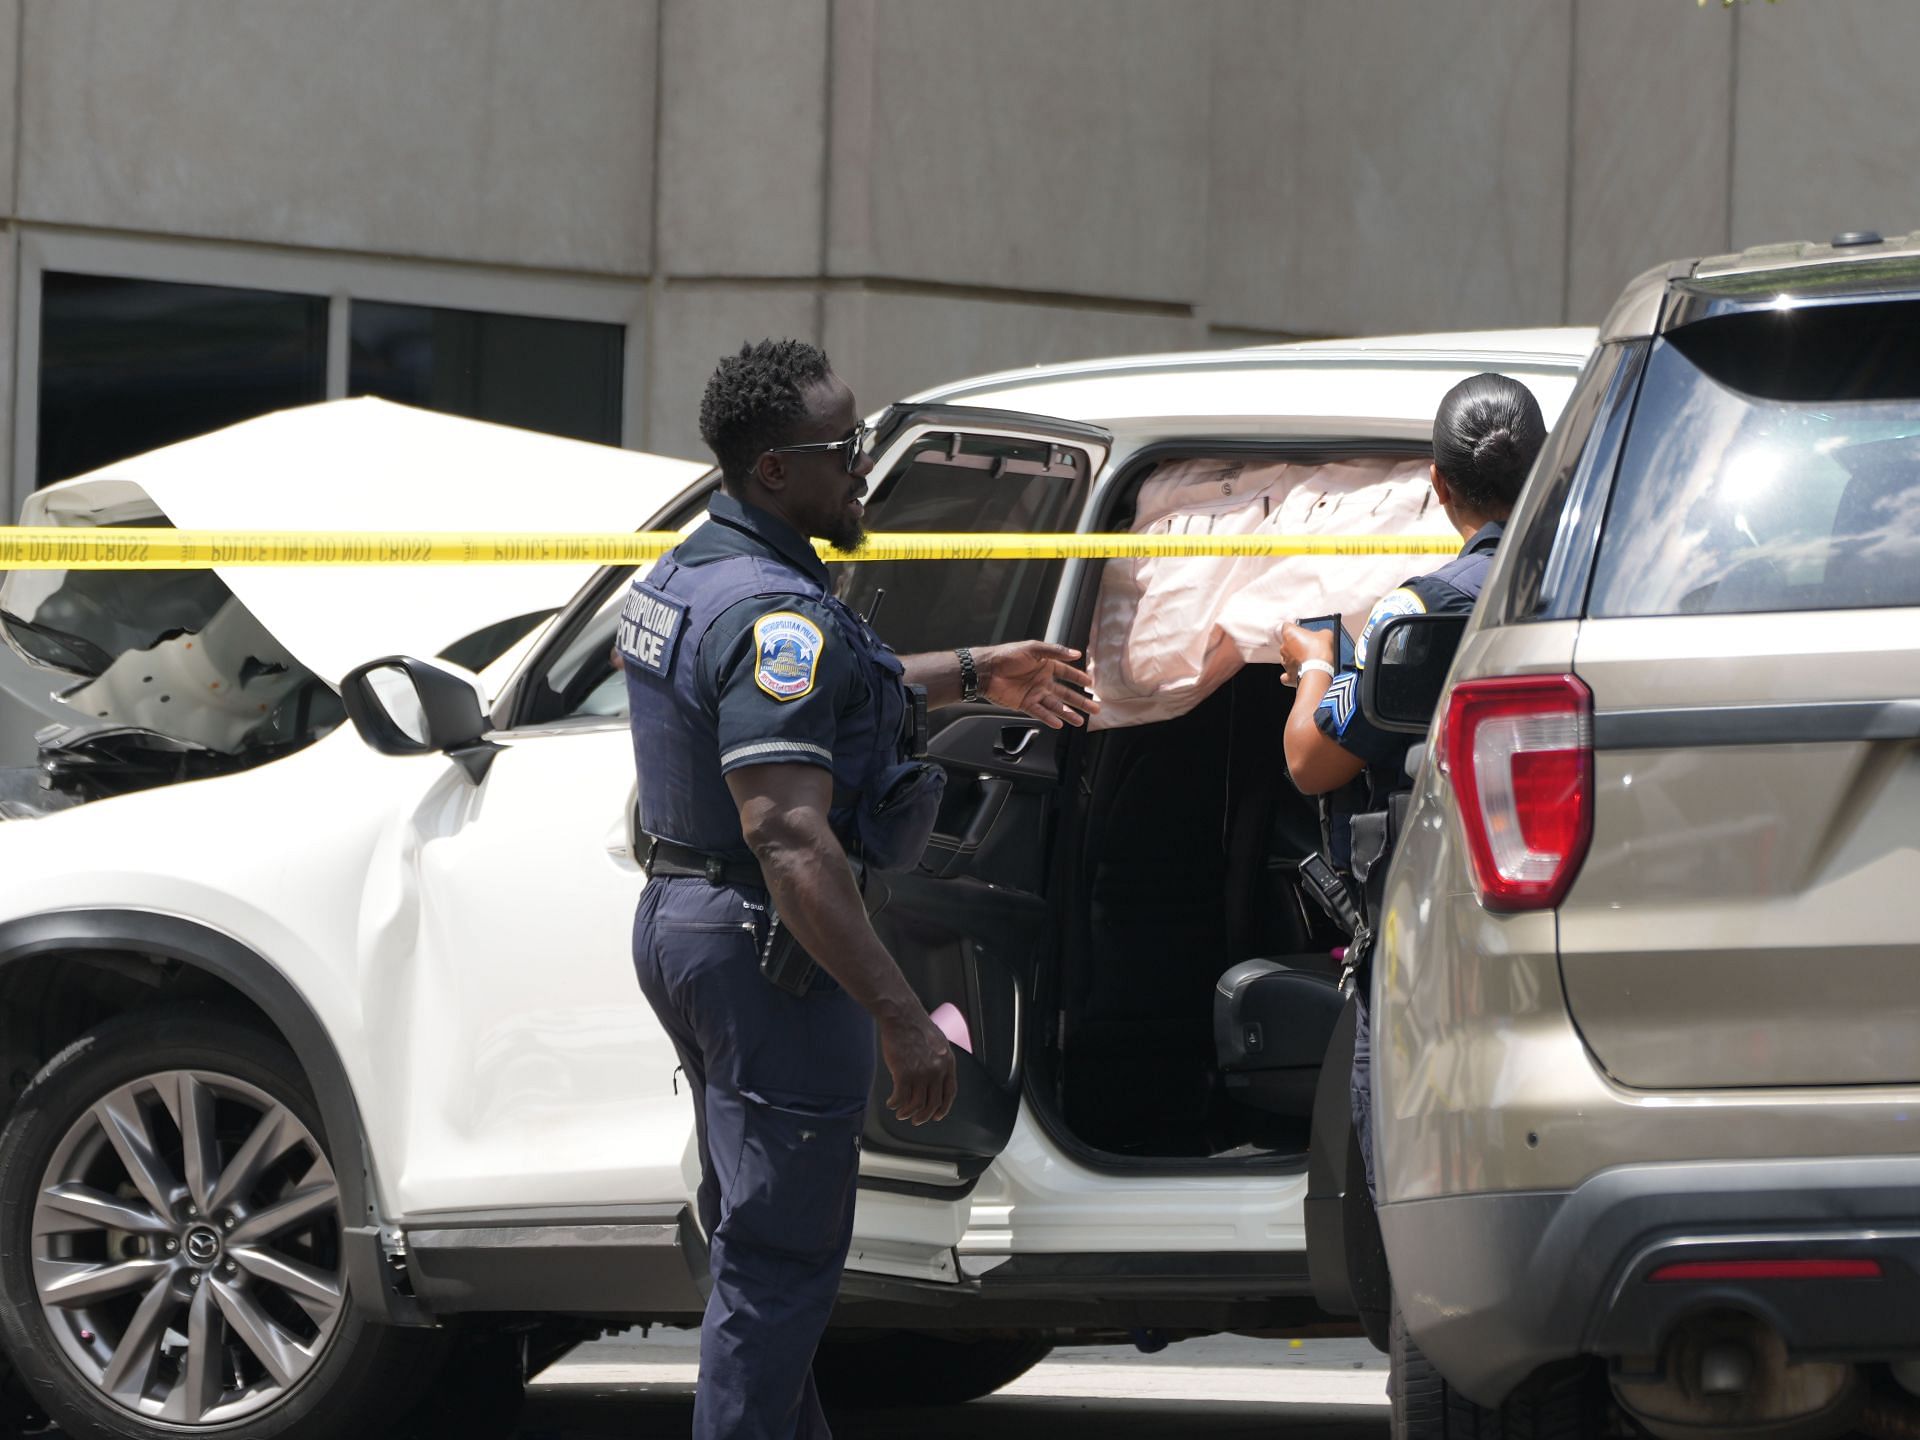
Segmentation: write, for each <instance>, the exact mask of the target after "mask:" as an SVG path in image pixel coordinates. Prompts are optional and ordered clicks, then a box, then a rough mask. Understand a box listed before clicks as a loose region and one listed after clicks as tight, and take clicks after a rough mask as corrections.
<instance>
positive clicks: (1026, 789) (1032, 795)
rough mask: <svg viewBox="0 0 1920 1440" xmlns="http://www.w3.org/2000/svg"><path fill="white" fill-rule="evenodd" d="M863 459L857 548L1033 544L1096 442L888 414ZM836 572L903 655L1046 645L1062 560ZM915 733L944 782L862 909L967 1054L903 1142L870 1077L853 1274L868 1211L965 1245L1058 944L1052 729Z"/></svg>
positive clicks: (1083, 488) (879, 1079)
mask: <svg viewBox="0 0 1920 1440" xmlns="http://www.w3.org/2000/svg"><path fill="white" fill-rule="evenodd" d="M877 446H878V451H877V453H878V456H879V459H878V463H877V464H876V466H875V469H874V473H873V480H872V483H871V487H870V490H869V496H868V501H867V518H868V526H869V529H870V530H872V531H873V532H875V533H885V532H887V531H915V532H941V533H952V534H982V533H988V534H990V533H1023V532H1041V533H1045V532H1054V531H1072V530H1077V529H1078V528H1079V526H1080V521H1081V516H1082V514H1083V513H1084V511H1085V507H1086V501H1087V496H1088V493H1089V491H1090V489H1091V485H1092V480H1093V477H1094V476H1095V475H1096V474H1097V473H1098V472H1099V470H1100V467H1101V466H1102V464H1104V463H1105V460H1106V456H1107V452H1108V450H1109V449H1110V448H1111V436H1109V435H1108V434H1107V432H1105V431H1103V430H1099V429H1096V428H1094V427H1092V426H1088V425H1080V424H1075V423H1073V422H1071V421H1064V420H1054V419H1048V418H1045V417H1041V416H1035V415H1018V414H1010V413H1006V412H1000V411H992V410H977V409H970V408H966V407H960V406H923V407H914V408H896V409H894V410H892V411H889V412H887V414H886V415H885V416H883V417H882V419H881V421H880V424H879V426H878V436H877ZM836 568H837V571H838V573H837V575H836V577H835V584H836V589H837V591H838V593H839V594H840V596H841V598H842V599H844V600H845V601H846V602H847V603H848V604H849V605H851V606H852V607H853V608H854V609H855V610H856V611H858V612H860V613H861V614H864V615H869V616H870V617H872V620H873V624H874V627H875V629H877V630H878V631H879V632H880V634H881V636H882V637H883V638H885V639H886V640H887V642H888V643H889V644H890V645H892V646H893V647H894V648H895V649H896V650H897V651H899V652H900V653H901V654H902V655H909V654H916V653H923V652H928V651H944V650H950V649H952V648H954V647H956V646H959V645H971V646H975V647H979V646H984V645H992V644H998V643H1002V642H1006V641H1011V640H1023V639H1041V638H1046V635H1047V630H1048V626H1049V621H1050V617H1051V615H1052V612H1053V607H1054V598H1055V592H1056V590H1057V589H1058V585H1059V581H1060V576H1061V573H1062V570H1063V562H1060V561H1048V560H985V561H975V560H914V561H885V560H881V561H857V562H850V563H847V564H844V565H841V566H838V567H836ZM930 720H931V726H930V729H931V744H930V758H931V759H932V760H934V761H935V762H937V763H938V764H940V765H942V766H944V767H945V769H946V771H947V790H946V795H945V798H944V800H943V801H942V804H941V809H940V816H939V820H938V822H937V824H936V827H935V833H934V836H933V840H932V843H931V844H930V845H929V846H928V848H927V852H926V855H925V857H924V858H923V859H922V860H921V862H920V864H919V866H918V867H917V868H916V869H915V870H913V871H911V872H907V873H903V874H892V875H875V876H872V877H870V879H869V880H868V897H867V898H868V908H869V910H870V912H871V913H872V916H873V923H874V928H875V929H876V930H877V931H878V933H879V935H880V938H881V940H882V941H883V942H884V943H885V944H886V946H887V949H888V951H889V952H890V953H891V954H892V955H893V957H894V959H895V960H896V961H898V962H899V965H900V968H901V969H902V971H904V972H905V974H906V977H907V980H908V982H909V983H910V984H911V985H912V986H913V988H914V990H915V992H916V993H917V994H918V995H919V997H920V999H921V1001H922V1002H923V1003H924V1004H925V1005H926V1006H927V1008H928V1010H929V1011H931V1010H933V1009H935V1008H937V1007H939V1006H941V1005H952V1006H953V1007H954V1008H955V1009H956V1010H957V1011H958V1012H959V1014H960V1017H961V1019H962V1020H963V1021H964V1023H965V1027H966V1034H967V1036H968V1043H969V1045H970V1047H971V1048H970V1050H962V1049H960V1047H956V1062H957V1066H958V1075H959V1091H958V1098H957V1099H956V1100H955V1101H954V1105H953V1109H952V1111H951V1112H950V1113H949V1114H948V1115H947V1117H946V1118H945V1119H943V1120H940V1121H938V1122H936V1123H933V1124H929V1125H925V1126H920V1127H915V1126H913V1125H910V1124H907V1123H906V1122H904V1121H901V1120H900V1119H898V1118H897V1117H896V1116H895V1115H893V1113H892V1112H890V1111H889V1110H887V1109H886V1107H885V1105H884V1103H883V1102H884V1101H885V1099H886V1097H887V1095H888V1094H889V1093H890V1092H891V1089H892V1080H891V1077H890V1076H889V1075H888V1074H887V1071H886V1067H885V1064H884V1062H882V1063H881V1064H879V1065H878V1066H877V1068H876V1073H875V1077H874V1089H873V1094H872V1098H871V1100H870V1101H869V1104H868V1109H867V1125H866V1140H865V1148H864V1158H863V1160H862V1163H861V1184H862V1188H863V1190H864V1191H867V1192H877V1193H874V1194H869V1195H863V1200H862V1207H861V1213H860V1218H859V1220H858V1221H857V1222H856V1231H855V1243H854V1255H853V1257H852V1259H851V1261H850V1262H849V1263H850V1268H853V1269H855V1270H858V1269H860V1268H862V1266H863V1263H866V1262H867V1261H870V1260H871V1258H872V1257H873V1256H875V1255H876V1254H879V1253H881V1252H882V1251H883V1250H884V1248H885V1247H876V1245H875V1244H874V1243H872V1242H874V1241H875V1240H876V1239H877V1238H878V1237H877V1236H876V1234H875V1233H874V1232H876V1231H877V1230H880V1229H884V1228H886V1227H887V1226H888V1225H889V1224H892V1225H898V1224H899V1222H900V1220H901V1218H902V1215H901V1210H902V1207H901V1206H899V1205H893V1206H891V1207H889V1206H888V1205H885V1204H881V1203H878V1202H879V1197H880V1196H891V1197H898V1198H901V1199H910V1200H912V1201H915V1202H918V1207H919V1208H924V1207H926V1206H928V1205H932V1206H935V1207H937V1208H938V1210H939V1211H940V1212H942V1214H941V1216H940V1217H939V1223H937V1224H935V1225H933V1226H931V1227H929V1228H928V1229H927V1231H926V1232H925V1233H926V1234H927V1235H929V1236H930V1237H931V1236H935V1235H945V1236H948V1237H950V1238H948V1239H946V1240H945V1241H944V1242H943V1243H945V1244H946V1245H947V1247H948V1248H949V1249H950V1247H951V1242H952V1239H957V1237H958V1234H959V1231H960V1230H961V1229H964V1225H965V1218H966V1217H965V1208H966V1207H965V1206H964V1204H961V1203H959V1202H962V1201H963V1200H964V1198H965V1196H966V1195H967V1194H968V1193H969V1192H970V1191H971V1189H972V1183H973V1181H974V1180H975V1179H977V1178H978V1177H979V1175H980V1173H981V1172H982V1171H983V1170H985V1169H986V1167H987V1165H988V1164H989V1163H990V1162H991V1161H992V1159H993V1157H994V1156H996V1155H998V1154H999V1153H1000V1151H1001V1150H1002V1149H1003V1148H1004V1147H1005V1145H1006V1143H1007V1140H1008V1137H1009V1136H1010V1135H1011V1134H1012V1131H1013V1125H1014V1119H1015V1117H1016V1115H1017V1114H1018V1112H1019V1108H1020V1087H1021V1080H1022V1043H1023V1030H1024V1028H1025V1026H1026V1024H1027V1005H1028V1003H1029V1001H1030V1000H1031V997H1032V995H1033V984H1034V977H1035V974H1036V972H1037V969H1038V967H1039V966H1040V965H1041V964H1042V962H1043V961H1044V960H1045V958H1046V956H1047V954H1048V952H1049V949H1050V947H1051V945H1052V943H1053V937H1054V934H1055V931H1056V928H1057V927H1056V925H1055V922H1054V917H1053V915H1052V913H1051V911H1050V908H1049V906H1048V903H1047V899H1046V897H1045V894H1044V889H1045V876H1046V874H1047V852H1048V846H1049V842H1050V839H1051V831H1052V827H1053V823H1054V816H1055V812H1056V808H1057V807H1056V802H1057V798H1058V790H1059V785H1060V770H1061V748H1060V741H1061V738H1062V735H1063V732H1061V731H1056V730H1051V729H1049V728H1047V727H1046V726H1045V725H1044V724H1042V723H1041V722H1040V721H1038V720H1034V719H1032V718H1031V717H1029V716H1027V715H1024V714H1021V713H1018V712H1013V711H1005V710H998V709H995V708H992V707H990V706H986V705H979V704H976V705H964V706H963V705H955V706H950V707H947V708H946V709H943V710H939V711H935V712H934V713H933V715H932V716H931V717H930ZM907 1208H908V1209H912V1208H916V1207H913V1206H909V1207H907ZM956 1217H957V1218H956ZM923 1218H924V1216H923ZM909 1228H911V1227H909ZM863 1257H864V1258H863ZM869 1268H887V1267H885V1266H884V1265H878V1266H873V1265H870V1266H869ZM921 1273H928V1272H925V1271H922V1272H921Z"/></svg>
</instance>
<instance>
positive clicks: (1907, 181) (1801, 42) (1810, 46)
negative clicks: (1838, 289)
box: [1733, 0, 1920, 248]
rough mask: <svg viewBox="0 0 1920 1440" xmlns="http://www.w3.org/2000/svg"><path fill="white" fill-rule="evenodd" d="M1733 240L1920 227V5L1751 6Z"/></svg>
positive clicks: (1742, 31) (1742, 71)
mask: <svg viewBox="0 0 1920 1440" xmlns="http://www.w3.org/2000/svg"><path fill="white" fill-rule="evenodd" d="M1739 21H1740V23H1739V46H1740V63H1739V70H1738V72H1737V79H1736V82H1735V83H1736V85H1737V87H1738V89H1737V94H1736V95H1735V105H1734V125H1735V129H1734V137H1733V156H1734V159H1733V244H1734V245H1735V246H1736V247H1742V248H1744V247H1745V246H1748V245H1764V244H1771V243H1773V242H1776V241H1782V240H1826V239H1829V238H1830V237H1831V236H1833V235H1834V234H1835V233H1836V232H1838V231H1841V230H1866V229H1874V230H1880V231H1882V232H1883V233H1886V234H1899V233H1902V232H1905V231H1909V230H1917V229H1920V200H1917V199H1916V197H1915V193H1914V177H1915V174H1916V172H1920V139H1916V137H1917V136H1920V83H1916V79H1915V75H1916V66H1917V63H1920V5H1916V4H1914V3H1913V0H1847V3H1845V4H1814V5H1809V4H1782V5H1753V6H1747V7H1743V8H1742V10H1741V12H1740V17H1739Z"/></svg>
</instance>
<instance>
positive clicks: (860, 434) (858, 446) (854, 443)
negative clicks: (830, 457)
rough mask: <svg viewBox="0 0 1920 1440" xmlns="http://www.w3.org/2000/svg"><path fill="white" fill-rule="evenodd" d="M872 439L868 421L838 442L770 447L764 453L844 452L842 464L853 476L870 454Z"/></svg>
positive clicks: (824, 441)
mask: <svg viewBox="0 0 1920 1440" xmlns="http://www.w3.org/2000/svg"><path fill="white" fill-rule="evenodd" d="M872 439H873V431H872V429H871V428H870V427H869V426H868V425H867V422H866V421H864V420H862V421H861V422H860V423H859V424H858V425H856V426H854V427H853V430H852V432H851V433H850V434H847V435H843V436H841V437H840V438H839V439H838V440H821V441H817V442H816V443H814V444H811V445H769V446H768V447H767V448H766V449H765V450H764V451H763V452H762V453H763V454H766V455H794V454H799V453H801V452H803V451H808V450H843V451H845V452H846V454H845V455H844V457H843V458H842V463H843V464H845V465H846V467H847V473H848V474H849V475H851V474H853V473H854V471H856V470H857V469H859V467H860V461H861V458H862V457H863V456H865V455H866V454H867V453H868V452H867V444H868V442H869V441H871V440H872Z"/></svg>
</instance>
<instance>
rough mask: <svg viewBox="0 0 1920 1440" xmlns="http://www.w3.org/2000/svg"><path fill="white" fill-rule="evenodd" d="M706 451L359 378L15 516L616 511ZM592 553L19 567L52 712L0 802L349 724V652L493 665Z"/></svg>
mask: <svg viewBox="0 0 1920 1440" xmlns="http://www.w3.org/2000/svg"><path fill="white" fill-rule="evenodd" d="M707 468H708V467H706V466H703V465H700V464H697V463H694V462H692V461H686V460H672V459H667V458H665V457H663V456H658V455H643V454H638V453H635V452H632V451H627V450H616V449H612V448H610V447H607V446H602V445H589V444H585V443H582V442H580V441H574V440H562V439H558V438H555V437H552V436H547V435H538V434H534V433H532V432H530V431H524V430H515V429H510V428H507V427H505V426H500V425H488V424H483V423H481V422H479V421H475V420H463V419H459V418H457V417H453V416H448V415H440V414H435V413H432V412H430V411H425V410H415V409H411V408H409V407H406V406H401V405H392V404H388V403H386V402H384V401H380V400H345V401H337V402H334V403H331V404H326V405H314V406H308V407H304V408H302V409H298V410H288V411H283V412H281V413H279V414H275V415H267V416H263V417H261V418H259V419H256V420H249V421H246V422H244V423H242V424H239V425H235V426H232V427H230V428H228V429H226V430H220V431H216V432H215V433H213V434H210V435H204V436H201V437H199V438H198V439H194V440H188V441H184V442H182V443H181V444H178V445H172V446H169V447H167V448H166V449H163V450H156V451H154V452H152V453H151V454H147V455H141V456H137V457H135V458H133V459H130V460H124V461H121V462H119V463H117V464H114V465H110V466H107V467H106V468H104V469H102V470H99V471H96V472H94V473H93V474H91V475H85V476H81V477H79V478H78V479H73V480H67V481H63V482H61V483H59V484H57V485H51V486H48V487H47V488H46V489H44V490H41V491H39V492H38V493H36V494H35V495H33V496H32V497H30V498H29V499H28V501H27V502H26V505H25V506H24V507H23V509H22V514H21V523H23V524H26V525H54V526H64V527H89V526H154V527H166V526H172V527H175V528H179V529H191V530H202V529H204V530H226V531H272V530H304V531H341V530H361V531H365V530H378V531H414V532H417V531H436V530H437V531H495V532H527V531H589V532H592V531H601V532H610V533H617V532H621V531H633V530H636V529H639V528H640V527H642V526H644V525H646V524H647V523H648V522H649V521H650V520H651V519H652V518H653V517H654V516H655V515H657V514H659V513H660V512H661V511H662V510H663V509H666V508H667V507H668V506H669V505H671V504H672V502H673V501H674V499H675V498H676V497H677V496H679V495H680V494H682V493H683V492H684V491H685V490H686V489H687V488H688V486H689V485H691V484H692V483H693V482H694V481H695V480H697V479H698V478H699V477H700V476H701V475H702V474H703V473H704V472H705V471H706V470H707ZM593 568H594V567H593V566H591V565H588V564H580V565H523V566H505V565H494V566H486V565H472V566H463V565H434V566H407V567H383V566H354V567H317V566H316V567H304V568H276V569H267V568H248V567H220V568H218V569H216V570H213V571H206V570H199V571H189V570H182V571H163V570H149V571H28V570H22V571H14V572H11V573H9V574H7V575H6V576H5V579H4V583H0V634H4V636H5V638H6V640H7V642H8V644H9V645H10V646H11V647H12V649H13V650H14V651H16V652H17V653H18V654H20V655H21V656H22V657H24V658H25V659H26V660H27V661H28V662H29V665H30V667H31V671H30V673H31V674H32V676H33V677H34V678H33V680H32V681H31V682H30V683H32V684H33V685H34V687H35V689H36V690H38V691H39V695H38V696H33V697H29V703H30V704H32V705H33V706H34V708H35V709H37V710H40V711H41V712H42V713H51V714H54V715H57V716H58V719H57V720H56V721H55V723H54V724H52V725H50V726H48V727H47V728H45V729H43V730H42V731H41V732H40V733H39V737H38V739H39V746H40V761H39V770H40V772H41V773H40V775H39V777H38V778H37V779H31V777H30V776H23V775H22V774H21V773H19V772H0V818H4V817H6V816H8V815H12V814H17V813H20V812H21V811H22V810H23V809H25V810H28V811H31V810H34V809H36V808H38V807H40V806H41V805H42V802H43V801H45V802H46V803H51V800H50V799H49V797H52V796H58V795H66V796H69V797H78V798H95V797H99V796H102V795H106V794H113V793H120V792H122V791H124V790H127V789H132V788H144V787H145V786H148V785H152V784H164V783H169V782H170V781H174V780H183V779H193V778H199V777H202V776H205V775H211V774H218V773H224V772H225V771H228V770H231V769H233V768H235V767H236V766H245V765H250V764H257V763H260V762H262V761H265V760H268V759H272V758H275V757H276V756H278V755H282V754H286V753H288V752H290V751H291V750H293V749H297V748H300V747H301V746H302V745H304V744H306V743H308V742H309V741H311V740H313V739H315V738H317V737H318V736H319V735H321V734H323V733H325V732H326V731H327V730H329V729H331V728H332V727H333V726H334V725H335V724H337V723H339V720H340V718H341V711H340V706H339V700H338V697H337V696H336V695H335V694H334V693H333V692H334V689H335V688H337V686H338V684H339V681H340V679H341V677H342V676H344V675H345V674H346V673H347V672H348V671H349V670H351V669H353V668H354V667H355V666H356V665H359V664H361V663H363V662H365V661H367V660H371V659H375V658H377V657H379V656H382V655H390V654H411V655H419V656H435V655H440V654H443V653H446V652H448V650H449V647H450V646H454V647H457V648H456V649H455V650H454V651H453V652H452V654H451V657H450V658H455V659H459V660H460V661H461V662H462V663H465V664H467V665H469V666H471V667H473V668H476V669H477V668H480V667H482V666H484V665H486V664H487V663H488V662H489V661H490V660H492V659H493V657H494V656H496V655H498V654H499V653H500V652H501V651H502V650H503V649H506V648H507V647H509V646H510V645H512V644H513V643H514V641H515V640H516V639H518V638H519V637H520V636H522V635H523V634H525V633H526V632H528V631H529V630H530V629H531V628H532V627H534V626H536V625H537V624H538V622H539V619H540V618H542V617H543V616H544V614H545V613H547V612H550V611H552V610H555V609H557V608H558V607H560V606H562V605H564V604H565V603H566V602H567V600H568V599H570V598H571V597H572V595H573V594H574V592H575V591H577V590H578V589H579V587H580V586H581V585H582V584H584V583H585V581H586V580H587V578H588V577H589V576H590V575H591V573H592V571H593ZM490 627H493V628H491V629H490ZM42 701H44V703H42ZM9 796H11V799H10V798H9Z"/></svg>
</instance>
